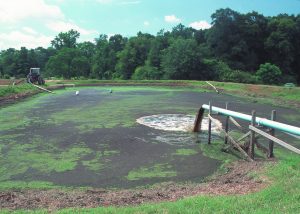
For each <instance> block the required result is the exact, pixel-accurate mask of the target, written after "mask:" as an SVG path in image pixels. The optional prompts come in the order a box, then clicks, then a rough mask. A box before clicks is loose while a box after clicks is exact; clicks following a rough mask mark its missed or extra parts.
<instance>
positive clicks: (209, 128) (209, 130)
mask: <svg viewBox="0 0 300 214" xmlns="http://www.w3.org/2000/svg"><path fill="white" fill-rule="evenodd" d="M211 109H212V108H211V102H209V110H208V114H209V115H210V116H211V113H212V110H211ZM210 143H211V119H210V118H208V144H210Z"/></svg>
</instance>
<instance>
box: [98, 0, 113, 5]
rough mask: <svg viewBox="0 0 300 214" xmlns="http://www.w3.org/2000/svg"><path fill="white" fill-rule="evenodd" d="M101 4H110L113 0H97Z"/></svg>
mask: <svg viewBox="0 0 300 214" xmlns="http://www.w3.org/2000/svg"><path fill="white" fill-rule="evenodd" d="M97 2H99V3H100V4H110V3H112V2H113V0H97Z"/></svg>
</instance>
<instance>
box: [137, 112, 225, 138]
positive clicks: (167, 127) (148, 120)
mask: <svg viewBox="0 0 300 214" xmlns="http://www.w3.org/2000/svg"><path fill="white" fill-rule="evenodd" d="M194 121H195V116H193V115H186V114H158V115H151V116H145V117H141V118H138V119H137V120H136V122H137V123H139V124H142V125H145V126H148V127H151V128H154V129H158V130H164V131H181V132H190V131H192V129H193V126H194ZM215 122H217V123H218V126H220V127H222V123H221V122H220V121H219V120H215ZM211 128H212V129H211V130H212V132H214V133H217V134H218V133H220V130H219V129H218V127H217V126H215V125H214V124H213V123H212V127H211ZM201 130H203V131H207V130H208V117H204V118H203V119H202V123H201Z"/></svg>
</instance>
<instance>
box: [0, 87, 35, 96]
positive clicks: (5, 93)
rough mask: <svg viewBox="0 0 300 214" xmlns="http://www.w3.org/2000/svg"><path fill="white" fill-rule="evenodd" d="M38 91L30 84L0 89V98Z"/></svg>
mask: <svg viewBox="0 0 300 214" xmlns="http://www.w3.org/2000/svg"><path fill="white" fill-rule="evenodd" d="M37 90H38V89H37V88H36V87H34V86H32V85H30V84H21V85H15V86H3V87H0V97H4V96H9V95H13V94H18V93H24V92H32V91H37Z"/></svg>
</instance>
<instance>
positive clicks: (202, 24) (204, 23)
mask: <svg viewBox="0 0 300 214" xmlns="http://www.w3.org/2000/svg"><path fill="white" fill-rule="evenodd" d="M189 27H192V28H194V29H196V30H200V29H201V30H204V29H209V28H211V24H209V23H208V22H207V21H196V22H192V23H191V24H189Z"/></svg>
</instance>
